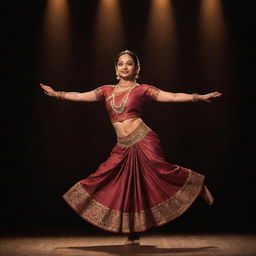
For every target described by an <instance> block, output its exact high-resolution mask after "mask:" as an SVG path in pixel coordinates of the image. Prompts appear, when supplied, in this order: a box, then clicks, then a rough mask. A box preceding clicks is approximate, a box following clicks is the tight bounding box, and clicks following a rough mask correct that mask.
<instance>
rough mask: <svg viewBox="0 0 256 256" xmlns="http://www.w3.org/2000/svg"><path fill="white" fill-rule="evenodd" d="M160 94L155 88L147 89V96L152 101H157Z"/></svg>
mask: <svg viewBox="0 0 256 256" xmlns="http://www.w3.org/2000/svg"><path fill="white" fill-rule="evenodd" d="M159 92H160V89H159V88H157V87H155V86H150V88H149V89H148V95H149V96H150V97H151V98H152V99H153V100H157V96H158V93H159Z"/></svg>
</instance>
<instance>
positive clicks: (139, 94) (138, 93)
mask: <svg viewBox="0 0 256 256" xmlns="http://www.w3.org/2000/svg"><path fill="white" fill-rule="evenodd" d="M113 92H114V85H103V86H100V87H98V88H97V89H95V93H96V95H97V98H98V100H104V99H105V106H106V110H107V112H108V115H109V118H110V120H111V122H118V121H124V120H126V119H129V118H133V117H140V116H141V115H142V107H143V105H144V102H145V100H147V99H151V100H156V97H157V94H158V92H159V89H158V88H157V87H155V86H152V85H146V84H140V85H137V86H135V87H134V88H133V89H132V91H131V93H130V96H129V98H128V100H127V103H126V106H125V109H124V112H123V113H121V114H117V113H115V112H114V111H113V109H112V107H111V95H112V94H113ZM126 93H127V91H124V92H120V93H118V94H117V95H116V97H115V103H116V104H117V105H119V104H120V103H121V101H122V99H123V97H125V95H126Z"/></svg>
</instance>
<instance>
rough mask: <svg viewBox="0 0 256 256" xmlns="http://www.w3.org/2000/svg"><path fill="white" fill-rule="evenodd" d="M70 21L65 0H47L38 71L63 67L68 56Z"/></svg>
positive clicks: (66, 63) (62, 68) (66, 64)
mask: <svg viewBox="0 0 256 256" xmlns="http://www.w3.org/2000/svg"><path fill="white" fill-rule="evenodd" d="M70 37H71V35H70V21H69V10H68V2H67V0H48V2H47V6H46V10H45V16H44V23H43V29H42V35H41V41H40V46H39V51H40V52H39V54H40V65H41V67H40V71H41V72H42V73H43V72H48V71H52V70H56V69H61V70H63V71H64V72H65V69H66V68H67V66H68V65H69V64H68V63H69V56H70V40H71V38H70Z"/></svg>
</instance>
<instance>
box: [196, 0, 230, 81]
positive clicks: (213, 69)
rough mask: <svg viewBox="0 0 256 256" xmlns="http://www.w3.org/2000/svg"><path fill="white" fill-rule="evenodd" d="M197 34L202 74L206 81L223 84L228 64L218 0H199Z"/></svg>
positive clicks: (220, 8) (226, 39)
mask: <svg viewBox="0 0 256 256" xmlns="http://www.w3.org/2000/svg"><path fill="white" fill-rule="evenodd" d="M199 36H200V38H199V39H200V41H199V42H200V45H199V47H200V50H201V55H200V56H201V59H200V62H201V66H202V71H203V72H202V75H204V77H205V80H206V82H208V81H222V83H224V84H225V79H226V77H227V73H226V71H225V70H227V66H228V56H229V54H228V36H227V30H226V26H225V20H224V15H223V9H222V5H221V1H220V0H201V9H200V19H199Z"/></svg>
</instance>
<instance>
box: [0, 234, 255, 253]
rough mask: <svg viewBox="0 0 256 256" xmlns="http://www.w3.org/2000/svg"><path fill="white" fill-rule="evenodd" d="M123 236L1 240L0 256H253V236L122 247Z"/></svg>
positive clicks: (155, 239) (173, 238)
mask: <svg viewBox="0 0 256 256" xmlns="http://www.w3.org/2000/svg"><path fill="white" fill-rule="evenodd" d="M124 241H125V236H123V235H118V234H113V235H107V236H95V235H93V236H88V235H87V236H80V235H79V236H61V235H58V236H52V235H51V236H47V235H44V236H12V237H11V236H9V237H1V238H0V255H1V256H7V255H8V256H23V255H32V256H39V255H40V256H41V255H42V256H48V255H49V256H55V255H56V256H57V255H67V256H73V255H75V256H79V255H84V256H85V255H86V256H91V255H93V256H97V255H101V256H103V255H138V256H141V255H172V256H174V255H179V256H183V255H184V256H185V255H186V256H188V255H193V256H194V255H196V256H199V255H204V256H206V255H207V256H211V255H212V256H213V255H214V256H231V255H232V256H255V255H256V235H254V234H211V235H209V234H197V235H195V234H193V235H191V234H189V235H185V234H184V235H183V234H179V235H175V234H171V235H170V234H156V235H152V234H149V235H145V236H142V237H141V244H140V245H123V243H124Z"/></svg>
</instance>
